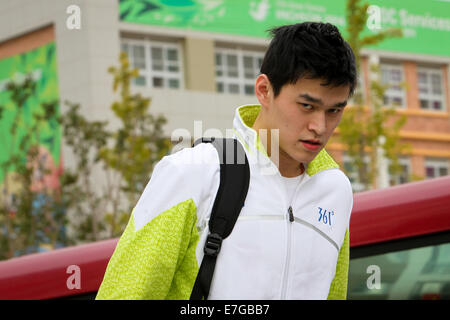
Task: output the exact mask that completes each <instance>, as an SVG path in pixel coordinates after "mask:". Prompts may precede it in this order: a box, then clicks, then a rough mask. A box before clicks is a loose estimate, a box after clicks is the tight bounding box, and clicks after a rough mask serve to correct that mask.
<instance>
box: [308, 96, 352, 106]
mask: <svg viewBox="0 0 450 320" xmlns="http://www.w3.org/2000/svg"><path fill="white" fill-rule="evenodd" d="M299 97H301V98H304V99H305V100H307V101H308V102H312V103H317V104H319V105H323V101H322V99H320V98H315V97H311V96H310V95H309V94H307V93H303V94H301V95H299ZM346 105H347V100H345V101H342V102H338V103H336V104H335V105H334V106H333V108H344V107H345V106H346Z"/></svg>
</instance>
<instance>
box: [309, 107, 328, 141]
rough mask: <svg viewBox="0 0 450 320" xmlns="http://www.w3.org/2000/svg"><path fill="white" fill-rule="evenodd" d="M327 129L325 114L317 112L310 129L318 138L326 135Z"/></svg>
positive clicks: (310, 123)
mask: <svg viewBox="0 0 450 320" xmlns="http://www.w3.org/2000/svg"><path fill="white" fill-rule="evenodd" d="M326 128H327V125H326V116H325V112H323V111H319V112H315V113H314V115H312V117H311V119H310V121H309V124H308V129H309V130H310V131H313V132H314V133H315V134H316V135H317V136H322V135H323V134H324V133H325V131H326Z"/></svg>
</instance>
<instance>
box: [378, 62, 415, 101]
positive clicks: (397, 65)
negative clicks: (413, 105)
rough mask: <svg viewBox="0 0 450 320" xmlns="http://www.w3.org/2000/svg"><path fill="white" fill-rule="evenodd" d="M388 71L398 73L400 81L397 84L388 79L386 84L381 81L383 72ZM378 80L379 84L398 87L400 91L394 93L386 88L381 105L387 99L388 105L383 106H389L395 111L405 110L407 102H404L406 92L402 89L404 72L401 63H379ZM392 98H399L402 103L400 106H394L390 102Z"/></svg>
mask: <svg viewBox="0 0 450 320" xmlns="http://www.w3.org/2000/svg"><path fill="white" fill-rule="evenodd" d="M386 69H389V72H391V70H397V71H400V76H401V79H400V81H399V82H398V83H396V82H395V83H394V82H393V81H392V79H389V81H388V82H387V83H386V82H385V81H384V80H383V79H384V77H383V72H384V70H386ZM380 80H381V83H382V84H384V85H388V86H392V85H399V86H400V87H401V91H400V92H398V91H395V90H393V89H392V88H389V87H388V88H387V89H386V91H385V92H384V97H383V104H385V103H384V100H385V99H386V98H387V99H388V103H387V104H385V106H389V107H393V108H395V109H406V108H407V104H408V102H407V101H406V91H405V89H404V88H402V84H403V83H404V82H405V70H404V67H403V64H401V63H395V62H381V63H380ZM394 98H401V100H402V103H401V104H398V105H396V104H394V103H393V102H392V101H393V99H394Z"/></svg>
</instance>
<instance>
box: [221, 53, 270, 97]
mask: <svg viewBox="0 0 450 320" xmlns="http://www.w3.org/2000/svg"><path fill="white" fill-rule="evenodd" d="M263 58H264V52H262V51H261V52H259V51H248V50H241V49H225V48H216V86H217V91H218V92H223V93H235V94H248V95H253V94H254V92H255V91H254V87H255V79H256V77H257V76H258V74H259V70H260V68H261V64H262V61H263Z"/></svg>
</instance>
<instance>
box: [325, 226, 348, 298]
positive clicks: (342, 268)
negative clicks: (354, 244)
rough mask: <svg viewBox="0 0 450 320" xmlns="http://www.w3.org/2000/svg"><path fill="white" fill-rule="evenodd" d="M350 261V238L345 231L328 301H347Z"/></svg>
mask: <svg viewBox="0 0 450 320" xmlns="http://www.w3.org/2000/svg"><path fill="white" fill-rule="evenodd" d="M349 259H350V236H349V230H348V229H347V230H346V231H345V238H344V243H343V244H342V246H341V249H340V250H339V256H338V260H337V263H336V275H335V276H334V279H333V281H332V282H331V286H330V291H329V293H328V300H345V299H347V285H348V268H349Z"/></svg>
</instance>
